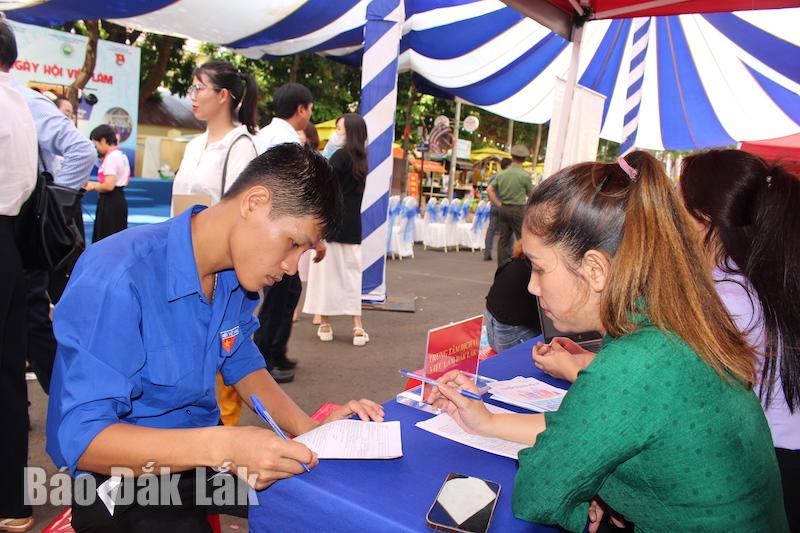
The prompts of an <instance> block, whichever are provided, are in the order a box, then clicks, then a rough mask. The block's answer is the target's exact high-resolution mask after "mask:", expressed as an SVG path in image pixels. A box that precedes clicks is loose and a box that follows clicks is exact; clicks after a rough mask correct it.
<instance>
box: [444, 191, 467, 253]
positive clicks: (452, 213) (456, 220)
mask: <svg viewBox="0 0 800 533" xmlns="http://www.w3.org/2000/svg"><path fill="white" fill-rule="evenodd" d="M462 216H464V212H463V211H462V209H461V200H460V199H458V198H454V199H453V201H452V202H450V207H449V208H448V210H447V219H446V220H445V222H444V228H445V229H444V234H445V250H446V249H447V247H453V246H455V248H456V252H458V251H460V246H459V244H458V225H459V224H460V223H461V217H462Z"/></svg>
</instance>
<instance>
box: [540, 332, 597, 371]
mask: <svg viewBox="0 0 800 533" xmlns="http://www.w3.org/2000/svg"><path fill="white" fill-rule="evenodd" d="M596 355H597V354H595V353H593V352H590V351H588V350H584V349H583V348H581V347H580V345H578V344H577V343H575V342H574V341H573V340H571V339H567V338H565V337H556V338H554V339H553V340H552V341H551V342H550V344H542V343H540V342H539V343H536V346H534V347H533V350H532V356H533V363H534V365H535V366H536V368H538V369H539V370H543V371H544V372H547V373H548V374H550V375H551V376H553V377H555V378H560V379H565V380H567V381H570V382H574V381H575V380H576V379H578V372H580V371H581V370H583V369H584V368H586V367H587V366H589V364H591V362H592V361H593V360H594V358H595V356H596Z"/></svg>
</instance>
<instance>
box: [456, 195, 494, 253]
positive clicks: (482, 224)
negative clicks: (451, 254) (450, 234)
mask: <svg viewBox="0 0 800 533" xmlns="http://www.w3.org/2000/svg"><path fill="white" fill-rule="evenodd" d="M490 207H491V206H490V205H489V202H488V201H486V200H481V201H480V202H478V207H477V209H476V210H475V215H474V216H473V217H472V222H462V223H461V224H459V225H458V240H459V244H460V245H461V246H463V247H464V248H470V249H471V250H472V251H473V252H474V251H475V250H483V249H484V247H485V244H484V241H485V240H486V230H487V229H488V228H489V224H488V222H489V212H490Z"/></svg>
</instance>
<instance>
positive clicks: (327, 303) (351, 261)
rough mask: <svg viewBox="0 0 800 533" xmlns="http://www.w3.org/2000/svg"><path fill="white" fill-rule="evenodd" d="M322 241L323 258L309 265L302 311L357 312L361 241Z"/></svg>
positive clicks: (313, 312)
mask: <svg viewBox="0 0 800 533" xmlns="http://www.w3.org/2000/svg"><path fill="white" fill-rule="evenodd" d="M326 244H327V247H328V250H327V252H326V253H325V258H324V259H323V260H322V261H320V262H319V263H314V262H313V261H312V262H311V265H310V267H309V270H308V285H307V286H306V300H305V303H304V304H303V312H304V313H308V314H310V315H323V316H335V315H350V316H361V245H360V244H342V243H340V242H329V243H326Z"/></svg>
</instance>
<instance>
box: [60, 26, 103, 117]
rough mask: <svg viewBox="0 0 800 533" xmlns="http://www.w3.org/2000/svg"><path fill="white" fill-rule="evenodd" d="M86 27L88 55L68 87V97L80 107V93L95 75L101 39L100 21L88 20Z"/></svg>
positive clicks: (73, 105)
mask: <svg viewBox="0 0 800 533" xmlns="http://www.w3.org/2000/svg"><path fill="white" fill-rule="evenodd" d="M86 29H87V30H88V31H89V42H88V43H86V56H84V58H83V66H82V67H81V70H80V72H79V73H78V77H77V78H75V81H73V82H72V84H71V85H70V86H69V87H67V98H68V99H69V101H70V102H72V107H73V108H74V109H78V93H79V92H80V90H81V89H83V88H84V87H86V84H87V83H89V80H91V79H92V76H93V75H94V67H95V65H96V64H97V41H98V40H99V39H100V21H97V20H87V21H86Z"/></svg>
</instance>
